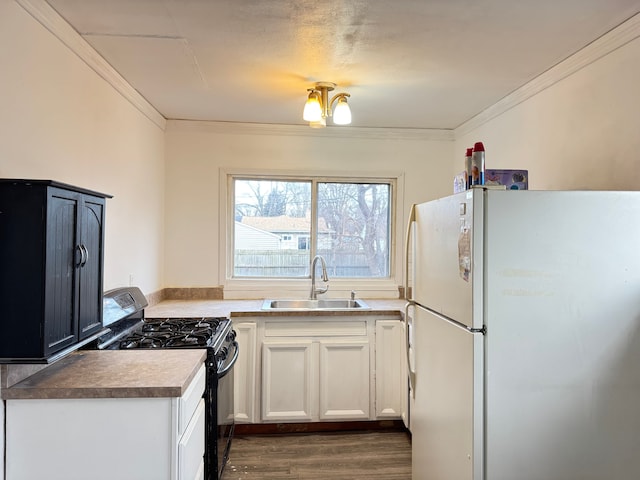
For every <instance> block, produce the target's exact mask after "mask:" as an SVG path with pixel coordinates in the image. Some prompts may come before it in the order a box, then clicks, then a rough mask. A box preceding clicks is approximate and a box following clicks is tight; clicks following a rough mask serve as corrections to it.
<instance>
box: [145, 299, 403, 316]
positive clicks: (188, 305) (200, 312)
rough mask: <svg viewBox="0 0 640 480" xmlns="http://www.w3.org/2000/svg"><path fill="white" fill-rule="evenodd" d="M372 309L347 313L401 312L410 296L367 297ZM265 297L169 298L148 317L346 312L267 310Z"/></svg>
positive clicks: (328, 313) (333, 312)
mask: <svg viewBox="0 0 640 480" xmlns="http://www.w3.org/2000/svg"><path fill="white" fill-rule="evenodd" d="M363 300H364V301H365V302H366V303H367V304H368V305H369V306H370V307H371V310H360V311H354V310H351V311H349V312H347V313H346V315H354V316H355V315H371V314H372V313H374V314H377V315H397V314H398V313H402V312H403V311H404V305H405V304H406V303H407V302H406V300H399V299H366V298H365V299H363ZM262 302H263V300H165V301H162V302H160V303H158V304H156V305H154V306H152V307H148V308H146V309H145V316H146V317H147V318H161V317H231V318H232V319H233V318H235V317H257V316H260V317H274V316H277V317H286V316H297V317H300V316H335V315H340V316H344V315H345V311H344V310H342V311H340V310H322V311H308V310H307V311H264V310H261V308H262Z"/></svg>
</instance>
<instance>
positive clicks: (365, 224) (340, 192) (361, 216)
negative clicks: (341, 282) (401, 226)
mask: <svg viewBox="0 0 640 480" xmlns="http://www.w3.org/2000/svg"><path fill="white" fill-rule="evenodd" d="M390 195H391V192H390V185H389V184H371V183H319V184H318V226H317V232H318V253H319V254H320V255H322V256H323V257H324V258H325V260H326V261H327V267H329V269H330V272H329V276H334V277H369V278H371V277H388V276H389V241H390V230H391V227H390V218H391V217H390V205H389V202H390V198H391V197H390Z"/></svg>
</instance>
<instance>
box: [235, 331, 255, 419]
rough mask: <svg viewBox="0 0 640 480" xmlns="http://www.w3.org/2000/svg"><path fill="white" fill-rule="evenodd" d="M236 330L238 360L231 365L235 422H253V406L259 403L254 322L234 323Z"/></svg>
mask: <svg viewBox="0 0 640 480" xmlns="http://www.w3.org/2000/svg"><path fill="white" fill-rule="evenodd" d="M233 328H234V329H235V331H236V332H237V335H238V336H237V337H236V340H237V342H238V345H239V346H240V353H239V355H238V361H237V362H236V364H235V366H234V367H233V370H234V382H233V388H234V392H233V399H234V415H235V420H236V422H243V423H254V422H255V421H256V416H257V413H255V410H256V409H255V406H256V405H257V404H258V403H259V399H258V398H256V395H257V393H256V338H257V337H256V334H257V324H256V323H255V322H242V323H234V325H233Z"/></svg>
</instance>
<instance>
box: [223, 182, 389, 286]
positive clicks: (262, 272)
mask: <svg viewBox="0 0 640 480" xmlns="http://www.w3.org/2000/svg"><path fill="white" fill-rule="evenodd" d="M230 181H231V186H232V189H233V190H232V191H233V194H232V198H233V215H234V219H235V221H234V222H233V224H234V229H233V266H232V268H231V272H232V274H233V277H235V278H246V277H258V278H264V277H266V278H296V277H306V276H308V275H309V265H310V263H311V259H312V258H313V257H314V256H315V255H322V256H323V257H324V258H325V260H326V263H327V267H328V269H329V275H330V276H331V277H342V278H388V277H389V276H390V248H391V212H392V205H391V200H392V188H393V186H394V182H393V180H386V179H385V180H378V179H376V180H375V181H371V180H368V181H366V182H365V181H358V180H354V179H345V178H339V179H338V178H275V177H274V178H268V177H264V176H260V177H256V178H248V177H242V176H231V177H230Z"/></svg>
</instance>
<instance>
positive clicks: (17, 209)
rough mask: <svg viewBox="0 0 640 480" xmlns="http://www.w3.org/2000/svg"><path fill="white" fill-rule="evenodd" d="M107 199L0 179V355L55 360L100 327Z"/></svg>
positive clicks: (1, 358) (48, 184)
mask: <svg viewBox="0 0 640 480" xmlns="http://www.w3.org/2000/svg"><path fill="white" fill-rule="evenodd" d="M106 198H110V195H106V194H103V193H99V192H94V191H91V190H86V189H83V188H78V187H74V186H71V185H66V184H62V183H58V182H55V181H51V180H16V179H0V362H2V363H46V362H50V361H52V360H55V359H56V358H58V357H59V356H61V355H64V354H65V353H66V352H68V351H69V350H70V349H71V350H72V349H75V348H77V347H79V346H80V345H82V344H83V343H86V342H87V341H89V340H90V339H92V338H93V337H94V336H95V335H96V334H98V333H99V332H100V331H101V330H102V290H103V288H102V281H103V244H104V215H105V199H106Z"/></svg>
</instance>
